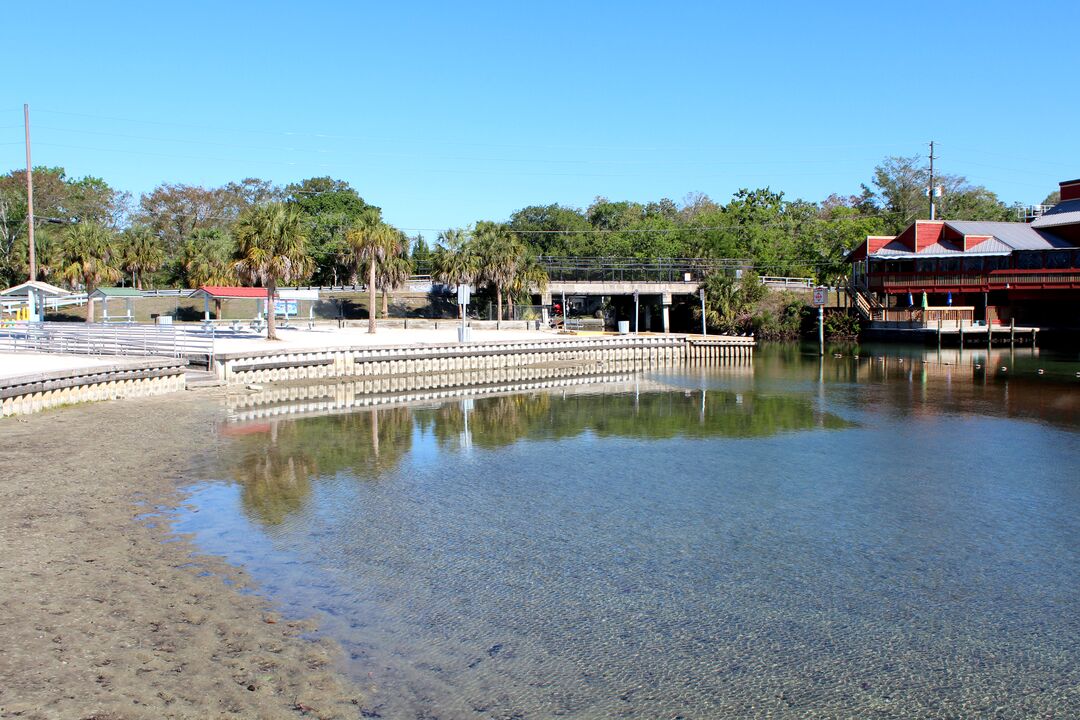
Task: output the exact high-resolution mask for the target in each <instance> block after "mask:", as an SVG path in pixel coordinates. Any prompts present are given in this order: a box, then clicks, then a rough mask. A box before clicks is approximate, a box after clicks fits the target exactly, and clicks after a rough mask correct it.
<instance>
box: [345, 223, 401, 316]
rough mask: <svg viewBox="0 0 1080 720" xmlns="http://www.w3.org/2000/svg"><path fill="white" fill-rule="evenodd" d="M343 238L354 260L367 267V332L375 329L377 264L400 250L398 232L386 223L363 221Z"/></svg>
mask: <svg viewBox="0 0 1080 720" xmlns="http://www.w3.org/2000/svg"><path fill="white" fill-rule="evenodd" d="M345 240H346V242H347V243H348V244H349V246H350V247H351V249H352V253H353V257H354V258H355V259H356V262H357V263H359V264H361V265H362V266H363V267H365V268H367V287H368V332H369V333H374V332H375V331H376V324H375V289H376V276H377V274H378V269H379V266H380V265H381V264H382V263H383V261H384V260H385V259H386V258H387V257H390V256H392V255H396V254H398V253H400V252H401V247H400V245H401V240H400V237H399V235H398V232H397V231H396V230H395V229H394V228H392V227H390V226H389V225H387V224H386V223H381V222H379V223H364V224H361V225H357V226H356V227H353V228H350V229H349V230H348V231H347V232H346V233H345Z"/></svg>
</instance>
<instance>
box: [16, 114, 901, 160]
mask: <svg viewBox="0 0 1080 720" xmlns="http://www.w3.org/2000/svg"><path fill="white" fill-rule="evenodd" d="M35 112H38V113H50V114H56V115H69V116H72V117H83V118H93V119H97V120H108V121H112V122H131V123H138V124H144V125H162V126H171V127H186V128H193V129H199V130H209V131H213V132H230V133H259V134H263V135H280V136H283V137H310V138H320V139H330V140H348V141H351V142H357V141H370V142H385V141H386V138H385V137H371V136H355V135H337V134H332V133H319V132H300V131H291V130H268V129H261V128H252V127H242V128H236V127H234V128H228V127H220V126H212V125H202V124H194V123H179V122H174V121H163V120H144V119H138V118H125V117H117V116H110V115H97V114H93V113H80V112H72V111H69V110H48V109H36V110H35ZM398 139H400V140H402V141H406V142H414V141H415V140H414V139H411V138H398ZM438 142H439V143H440V144H459V145H471V146H476V147H502V148H522V147H528V148H543V149H548V150H551V149H564V150H614V151H655V152H671V151H674V150H686V151H690V152H701V151H703V150H722V149H726V150H731V149H745V150H753V149H773V148H777V147H784V146H783V145H779V144H777V143H767V144H760V145H748V144H732V145H713V146H701V145H694V146H684V147H672V146H654V147H649V146H610V145H517V144H499V143H473V142H462V141H456V140H440V141H438ZM898 144H900V145H906V144H911V142H909V141H905V142H899V143H898ZM896 145H897V143H895V142H894V143H889V144H884V143H872V144H831V145H806V144H803V143H792V144H791V145H790V146H788V147H797V148H801V149H815V150H851V149H865V150H869V149H880V148H885V147H896Z"/></svg>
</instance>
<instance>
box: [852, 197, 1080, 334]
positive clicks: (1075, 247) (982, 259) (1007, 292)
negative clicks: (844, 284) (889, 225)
mask: <svg viewBox="0 0 1080 720" xmlns="http://www.w3.org/2000/svg"><path fill="white" fill-rule="evenodd" d="M847 259H848V262H850V263H852V284H853V286H854V287H855V289H857V290H859V291H861V292H862V293H865V294H867V295H868V296H869V299H870V304H871V305H872V306H874V307H878V308H883V309H885V310H888V309H889V308H897V309H906V308H910V307H912V306H920V307H921V306H922V304H923V302H922V295H923V293H926V296H927V301H926V304H927V305H928V306H931V307H941V308H944V307H956V308H964V309H965V312H967V313H968V314H967V315H966V316H964V315H958V316H957V317H966V319H968V320H970V321H982V322H991V323H1004V324H1008V323H1009V322H1012V321H1015V322H1016V323H1017V324H1023V325H1031V326H1036V327H1068V328H1080V180H1070V181H1066V182H1063V183H1061V201H1060V202H1059V203H1058V204H1057V205H1055V206H1054V207H1053V208H1051V209H1050V210H1048V211H1046V212H1045V213H1043V214H1042V215H1040V216H1039V217H1037V218H1035V219H1034V220H1033V221H1032V222H985V221H978V220H948V219H942V220H917V221H915V223H913V224H912V225H911V226H909V227H908V228H907V229H905V230H904V231H903V232H902V233H900V234H899V235H896V236H884V237H883V236H869V237H867V239H866V241H865V242H863V243H862V244H861V245H859V247H857V248H855V250H853V251H852V252H851V253H850V254H849V255H848V258H847ZM881 315H887V313H881ZM874 319H880V317H875V318H874Z"/></svg>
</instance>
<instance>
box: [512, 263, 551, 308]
mask: <svg viewBox="0 0 1080 720" xmlns="http://www.w3.org/2000/svg"><path fill="white" fill-rule="evenodd" d="M547 286H548V273H547V270H546V269H545V268H544V266H543V265H541V264H540V262H539V260H537V258H536V256H535V255H534V254H532V253H531V252H528V251H527V250H526V251H525V252H523V253H522V254H521V257H520V258H519V259H518V263H517V267H516V268H515V272H514V278H513V280H511V281H510V292H509V294H508V295H509V297H508V298H507V303H508V305H510V308H509V309H510V317H511V318H512V317H513V302H515V301H516V300H518V299H524V300H525V301H526V302H529V300H530V299H531V296H532V294H533V293H541V294H542V293H543V292H544V291H545V290H546V289H547Z"/></svg>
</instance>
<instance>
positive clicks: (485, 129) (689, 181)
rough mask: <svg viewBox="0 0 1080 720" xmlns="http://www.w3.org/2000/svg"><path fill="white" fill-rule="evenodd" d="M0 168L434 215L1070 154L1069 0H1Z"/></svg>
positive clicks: (814, 192)
mask: <svg viewBox="0 0 1080 720" xmlns="http://www.w3.org/2000/svg"><path fill="white" fill-rule="evenodd" d="M5 5H6V6H5V10H4V21H5V26H6V27H7V29H8V32H6V33H5V43H6V44H7V45H8V47H7V48H6V49H7V52H6V53H5V55H6V58H7V63H6V68H7V70H8V72H7V73H5V77H4V81H3V84H2V86H0V171H5V172H6V171H8V170H12V169H17V168H21V167H23V166H24V165H25V155H24V152H25V150H24V146H23V122H22V121H23V114H22V109H23V104H24V103H28V104H29V105H30V111H31V131H32V138H33V159H34V164H35V165H48V166H62V167H64V168H65V169H66V170H67V172H68V174H69V175H71V176H75V177H79V176H84V175H94V176H98V177H103V178H104V179H105V180H106V181H107V182H109V183H110V184H111V185H112V186H114V187H117V188H119V189H122V190H127V191H130V192H132V193H133V194H134V195H135V196H136V197H137V196H138V195H139V194H140V193H143V192H147V191H149V190H151V189H152V188H153V187H155V186H156V185H158V184H160V183H164V182H169V183H185V184H199V185H209V186H217V185H222V184H224V183H227V182H229V181H232V180H240V179H243V178H245V177H259V178H264V179H268V180H271V181H273V182H275V183H279V184H286V183H289V182H293V181H297V180H300V179H303V178H307V177H312V176H322V175H330V176H332V177H335V178H339V179H343V180H346V181H348V182H349V183H350V184H351V185H352V186H353V187H354V188H356V189H357V191H358V192H359V193H360V194H361V195H362V196H363V197H364V199H365V200H367V201H368V202H370V203H372V204H375V205H378V206H380V207H381V208H383V215H384V218H385V219H386V220H387V221H388V222H390V223H392V224H394V225H396V226H397V227H399V228H402V229H404V230H407V231H410V232H416V231H422V232H424V233H425V234H428V235H429V236H433V235H434V233H436V232H437V231H438V230H440V229H444V228H448V227H464V226H467V225H469V224H470V223H472V222H474V221H476V220H479V219H492V220H502V219H506V218H508V217H509V216H510V214H511V213H513V212H514V211H516V210H518V209H520V208H522V207H525V206H527V205H536V204H549V203H559V204H563V205H569V206H573V207H587V206H588V205H589V204H590V203H591V202H592V201H593V199H594V198H596V197H598V196H604V197H608V198H609V199H612V200H636V201H643V202H646V201H651V200H659V199H660V198H663V197H668V198H672V199H674V200H676V201H681V200H682V199H683V198H684V197H685V196H686V195H687V194H688V193H705V194H707V195H709V196H710V197H712V198H713V199H714V200H717V201H719V202H726V201H727V200H728V199H729V198H730V197H731V195H732V194H733V193H734V192H736V191H737V190H738V189H740V188H756V187H766V186H768V187H770V188H772V189H773V190H779V191H783V192H784V193H785V195H786V196H787V197H789V198H803V199H806V200H815V201H816V200H821V199H824V198H825V197H827V196H828V195H829V194H830V193H834V192H835V193H840V194H854V193H857V192H859V187H860V184H862V183H869V181H870V179H871V177H872V174H873V169H874V167H875V165H877V164H879V163H880V162H881V161H882V160H883V159H884V158H885V157H888V156H894V155H902V156H912V155H921V156H924V157H925V156H926V154H927V152H928V147H927V143H928V142H929V141H930V140H934V141H935V142H936V146H935V148H936V150H935V155H936V156H937V157H938V159H937V160H936V161H935V166H936V168H939V169H940V171H943V172H946V173H950V174H959V175H964V176H966V177H967V178H968V180H969V181H970V182H972V183H975V184H980V185H985V186H986V187H988V188H990V189H991V190H993V191H994V192H996V193H997V194H998V195H999V197H1000V198H1001V199H1002V200H1004V201H1006V202H1010V203H1011V202H1013V201H1019V202H1023V203H1027V204H1031V203H1038V202H1040V201H1041V200H1042V199H1043V198H1044V197H1045V196H1046V195H1047V194H1048V193H1049V192H1051V191H1052V190H1054V189H1056V188H1057V183H1058V182H1059V181H1060V180H1067V179H1072V178H1076V177H1080V132H1077V128H1078V127H1080V91H1078V89H1077V85H1076V82H1075V72H1076V57H1075V29H1076V27H1078V26H1080V3H1078V2H1075V0H1060V1H1057V2H1039V1H1035V2H1028V3H1024V4H1023V5H1022V6H1019V5H1017V4H1016V3H1012V2H999V1H997V0H987V1H971V0H952V1H951V2H934V3H930V2H918V1H909V2H902V3H884V2H867V1H864V2H858V3H856V2H832V3H829V2H826V3H807V2H782V1H777V0H774V1H773V2H768V3H764V2H754V3H738V4H735V3H730V4H729V3H725V2H652V3H645V2H633V1H632V0H622V1H621V2H588V1H587V0H579V1H578V2H557V1H552V2H531V3H530V2H521V3H514V2H505V1H504V2H464V1H463V2H460V3H437V2H432V3H418V2H407V1H405V0H402V1H401V2H393V3H391V2H378V3H366V2H340V3H332V2H308V3H298V2H287V3H286V2H280V3H279V2H258V3H256V2H251V3H244V2H235V3H224V2H199V1H195V2H184V3H146V2H137V3H136V2H132V3H121V2H100V3H83V2H70V3H56V2H48V1H47V0H37V1H36V2H32V3H31V2H23V3H18V4H15V3H7V4H5Z"/></svg>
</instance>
